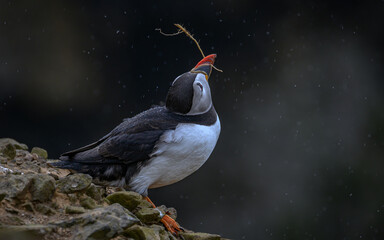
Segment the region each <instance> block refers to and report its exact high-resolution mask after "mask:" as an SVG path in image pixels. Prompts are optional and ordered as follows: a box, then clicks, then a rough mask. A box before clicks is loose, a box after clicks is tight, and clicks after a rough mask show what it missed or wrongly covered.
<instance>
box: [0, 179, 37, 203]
mask: <svg viewBox="0 0 384 240" xmlns="http://www.w3.org/2000/svg"><path fill="white" fill-rule="evenodd" d="M32 176H33V175H30V174H24V175H13V174H9V175H5V176H0V194H5V195H6V197H9V198H18V199H22V198H24V197H25V195H26V194H27V192H28V189H29V187H30V186H31V183H32Z"/></svg>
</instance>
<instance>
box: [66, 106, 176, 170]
mask: <svg viewBox="0 0 384 240" xmlns="http://www.w3.org/2000/svg"><path fill="white" fill-rule="evenodd" d="M176 125H177V122H175V121H170V120H169V116H168V114H167V111H166V110H165V108H163V107H157V108H153V109H150V110H148V111H146V112H143V113H141V114H139V115H136V116H135V117H133V118H129V119H126V120H125V121H124V122H122V123H121V124H120V125H119V126H117V127H116V128H115V129H114V130H112V132H110V133H109V134H108V135H106V136H105V137H103V138H102V139H100V140H99V141H97V142H95V143H92V144H89V145H87V146H84V147H82V148H79V149H76V150H73V151H70V152H66V153H64V154H62V156H61V157H60V159H61V160H63V161H65V162H66V163H67V164H66V165H65V166H63V165H62V164H61V165H60V166H61V167H65V168H70V167H71V166H70V165H71V164H70V163H80V164H91V165H92V164H107V165H108V164H130V163H133V162H138V161H144V160H147V159H149V158H150V154H151V153H152V152H153V151H154V148H155V145H156V142H157V141H158V140H159V139H160V136H161V135H162V134H163V133H164V132H165V131H167V130H171V129H175V127H176Z"/></svg>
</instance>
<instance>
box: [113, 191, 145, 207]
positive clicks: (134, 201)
mask: <svg viewBox="0 0 384 240" xmlns="http://www.w3.org/2000/svg"><path fill="white" fill-rule="evenodd" d="M142 199H143V198H142V196H141V195H140V194H138V193H135V192H125V191H124V192H115V193H112V194H111V195H109V196H107V200H108V201H109V202H110V203H119V204H120V205H121V206H123V207H125V208H126V209H128V210H129V211H132V210H133V209H135V208H136V207H137V206H138V205H139V204H140V203H141V202H142Z"/></svg>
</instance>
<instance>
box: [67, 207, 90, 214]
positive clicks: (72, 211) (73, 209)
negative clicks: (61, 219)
mask: <svg viewBox="0 0 384 240" xmlns="http://www.w3.org/2000/svg"><path fill="white" fill-rule="evenodd" d="M65 213H68V214H80V213H85V209H84V208H83V207H76V206H67V207H66V208H65Z"/></svg>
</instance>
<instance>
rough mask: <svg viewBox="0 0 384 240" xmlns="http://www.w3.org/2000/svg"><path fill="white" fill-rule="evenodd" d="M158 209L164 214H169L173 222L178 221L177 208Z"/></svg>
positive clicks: (159, 207) (164, 207) (161, 207)
mask: <svg viewBox="0 0 384 240" xmlns="http://www.w3.org/2000/svg"><path fill="white" fill-rule="evenodd" d="M157 208H158V209H159V210H160V211H162V212H163V213H166V214H168V215H169V216H170V217H171V218H172V219H173V220H176V218H177V211H176V209H175V208H173V207H170V208H167V207H166V206H164V205H161V206H158V207H157Z"/></svg>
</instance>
